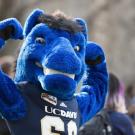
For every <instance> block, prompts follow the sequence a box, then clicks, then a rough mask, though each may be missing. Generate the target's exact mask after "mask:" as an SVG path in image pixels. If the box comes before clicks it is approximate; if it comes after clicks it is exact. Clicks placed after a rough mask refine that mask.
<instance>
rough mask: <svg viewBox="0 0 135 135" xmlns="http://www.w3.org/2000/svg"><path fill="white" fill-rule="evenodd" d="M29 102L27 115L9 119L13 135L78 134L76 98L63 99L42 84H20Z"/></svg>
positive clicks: (78, 116)
mask: <svg viewBox="0 0 135 135" xmlns="http://www.w3.org/2000/svg"><path fill="white" fill-rule="evenodd" d="M17 87H19V89H21V91H22V92H23V95H24V98H25V100H26V103H27V108H28V110H27V115H26V116H25V117H24V118H23V119H21V120H17V121H8V122H7V123H8V125H9V128H10V131H11V134H12V135H77V132H78V131H77V129H78V128H79V123H80V112H79V108H78V104H77V101H76V98H75V97H73V98H72V100H70V101H61V100H59V99H57V98H56V97H54V96H52V95H49V94H47V93H45V91H44V90H42V88H41V87H40V86H36V85H33V84H30V83H23V84H19V85H18V86H17Z"/></svg>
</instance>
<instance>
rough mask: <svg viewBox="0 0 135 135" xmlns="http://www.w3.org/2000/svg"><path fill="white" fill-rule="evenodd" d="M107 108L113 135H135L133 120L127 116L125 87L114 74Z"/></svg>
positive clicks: (111, 79) (111, 78) (110, 83)
mask: <svg viewBox="0 0 135 135" xmlns="http://www.w3.org/2000/svg"><path fill="white" fill-rule="evenodd" d="M105 107H106V108H107V110H108V113H109V117H110V121H111V124H112V131H113V135H134V130H133V125H132V122H131V119H130V118H129V117H128V115H126V113H127V109H126V104H125V89H124V85H123V83H122V82H121V81H120V80H119V79H118V78H117V76H116V75H114V74H112V73H110V77H109V95H108V98H107V102H106V106H105Z"/></svg>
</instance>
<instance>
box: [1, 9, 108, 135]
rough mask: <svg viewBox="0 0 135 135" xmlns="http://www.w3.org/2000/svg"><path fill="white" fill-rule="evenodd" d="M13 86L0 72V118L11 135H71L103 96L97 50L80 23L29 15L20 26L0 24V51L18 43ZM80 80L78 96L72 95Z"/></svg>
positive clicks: (105, 80) (104, 88)
mask: <svg viewBox="0 0 135 135" xmlns="http://www.w3.org/2000/svg"><path fill="white" fill-rule="evenodd" d="M23 38H24V43H23V45H22V47H21V50H20V53H19V56H18V59H17V65H16V73H15V78H14V80H11V79H10V78H9V77H8V76H7V75H6V74H4V73H3V72H2V70H0V113H1V115H2V117H3V118H4V119H5V121H6V122H7V124H8V126H9V128H10V131H11V134H12V135H77V133H78V128H79V127H80V126H81V125H82V124H83V123H85V122H86V121H88V120H89V119H90V118H91V117H93V116H94V115H95V114H96V113H97V112H98V111H100V110H101V109H102V107H103V105H104V102H105V98H106V95H107V83H108V73H107V68H106V60H105V56H104V53H103V50H102V49H101V48H100V46H99V45H98V44H97V43H94V42H89V41H87V26H86V23H85V21H84V20H82V19H80V18H76V19H69V18H66V17H65V16H64V15H62V14H61V13H56V14H53V15H49V14H45V13H44V12H43V11H42V10H39V9H36V10H34V11H33V12H32V13H31V14H30V15H29V17H28V18H27V20H26V22H25V26H24V29H23V30H22V27H21V24H20V23H19V22H18V20H16V19H14V18H10V19H6V20H4V21H1V22H0V47H1V48H2V47H3V46H4V44H5V42H6V41H7V40H8V39H23ZM81 79H83V85H82V87H81V91H80V93H75V91H76V89H77V86H78V83H79V82H80V80H81Z"/></svg>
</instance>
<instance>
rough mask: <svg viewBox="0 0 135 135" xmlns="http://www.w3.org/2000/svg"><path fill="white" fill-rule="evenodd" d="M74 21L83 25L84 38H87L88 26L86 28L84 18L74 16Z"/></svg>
mask: <svg viewBox="0 0 135 135" xmlns="http://www.w3.org/2000/svg"><path fill="white" fill-rule="evenodd" d="M75 21H76V22H77V23H78V24H79V25H81V26H82V27H83V31H82V32H83V34H84V36H85V39H86V40H88V28H87V23H86V21H85V20H83V19H81V18H75Z"/></svg>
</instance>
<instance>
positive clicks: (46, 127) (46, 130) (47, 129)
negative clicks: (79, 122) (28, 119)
mask: <svg viewBox="0 0 135 135" xmlns="http://www.w3.org/2000/svg"><path fill="white" fill-rule="evenodd" d="M52 127H54V128H55V131H57V132H56V133H55V132H52V131H51V129H52ZM67 129H68V135H77V126H76V123H75V122H74V121H72V120H71V121H70V122H69V123H68V124H67ZM41 131H42V135H61V134H60V132H64V131H65V127H64V122H63V121H62V119H61V118H60V117H55V116H45V117H44V118H43V119H41Z"/></svg>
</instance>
